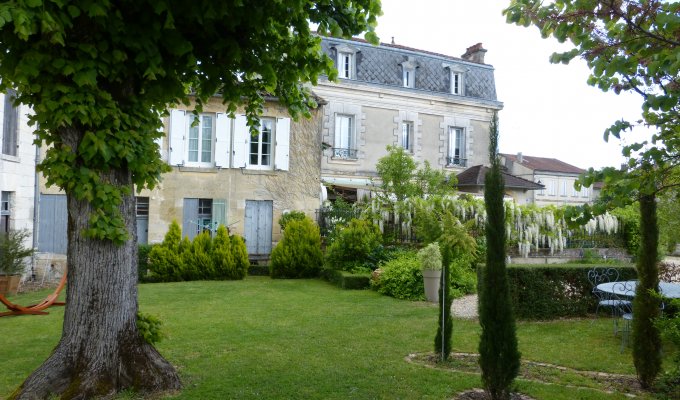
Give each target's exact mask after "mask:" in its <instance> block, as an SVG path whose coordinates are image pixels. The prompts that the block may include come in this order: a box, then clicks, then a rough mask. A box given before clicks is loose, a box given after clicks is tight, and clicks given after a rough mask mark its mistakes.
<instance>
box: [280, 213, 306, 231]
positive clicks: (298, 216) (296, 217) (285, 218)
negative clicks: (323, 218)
mask: <svg viewBox="0 0 680 400" xmlns="http://www.w3.org/2000/svg"><path fill="white" fill-rule="evenodd" d="M305 218H307V216H306V215H305V213H304V212H302V211H289V212H287V213H285V214H283V215H281V218H279V226H280V227H281V230H282V231H285V230H286V226H288V223H289V222H290V221H302V220H303V219H305Z"/></svg>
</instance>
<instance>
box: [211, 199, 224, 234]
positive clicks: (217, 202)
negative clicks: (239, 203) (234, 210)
mask: <svg viewBox="0 0 680 400" xmlns="http://www.w3.org/2000/svg"><path fill="white" fill-rule="evenodd" d="M220 225H224V226H225V227H226V226H227V201H226V200H224V199H213V203H212V226H213V227H215V231H217V228H218V227H219V226H220Z"/></svg>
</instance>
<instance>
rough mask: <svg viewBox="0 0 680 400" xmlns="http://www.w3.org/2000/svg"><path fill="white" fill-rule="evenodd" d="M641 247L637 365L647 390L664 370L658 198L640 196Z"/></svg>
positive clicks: (635, 327) (635, 345) (636, 309)
mask: <svg viewBox="0 0 680 400" xmlns="http://www.w3.org/2000/svg"><path fill="white" fill-rule="evenodd" d="M640 236H641V238H640V239H641V245H640V250H639V257H638V261H637V265H636V267H637V273H638V285H637V288H636V290H635V298H634V299H633V310H634V312H635V318H633V363H634V364H635V370H636V371H637V375H638V380H639V381H640V384H641V385H642V387H644V388H649V387H651V385H652V383H653V382H654V379H655V378H656V376H657V375H658V373H659V371H660V369H661V335H660V333H659V329H658V328H657V327H656V326H655V324H654V323H653V321H654V320H655V319H657V318H659V314H660V311H659V306H660V301H659V299H658V298H657V297H655V296H653V295H652V294H651V293H650V290H654V291H656V292H658V290H659V269H658V266H657V252H658V244H659V228H658V225H657V217H656V195H655V194H654V192H653V191H652V194H642V195H641V196H640Z"/></svg>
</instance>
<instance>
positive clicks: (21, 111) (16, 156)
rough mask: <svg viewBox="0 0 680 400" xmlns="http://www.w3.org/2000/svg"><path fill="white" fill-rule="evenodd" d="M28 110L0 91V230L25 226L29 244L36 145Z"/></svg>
mask: <svg viewBox="0 0 680 400" xmlns="http://www.w3.org/2000/svg"><path fill="white" fill-rule="evenodd" d="M28 112H29V109H28V107H26V106H18V107H13V105H12V103H11V102H10V101H9V96H7V95H5V94H0V121H2V124H1V125H0V144H2V146H1V147H0V149H1V150H0V192H2V193H1V196H2V197H1V200H2V202H1V204H2V205H1V206H0V213H1V218H2V219H1V220H0V221H1V222H0V225H1V226H0V232H5V231H6V230H7V229H12V230H21V229H25V230H27V231H29V232H30V234H31V236H30V237H29V238H28V239H27V243H26V246H28V247H32V246H33V218H34V200H35V177H36V173H35V159H36V147H35V145H34V144H33V138H34V136H33V129H31V127H29V126H28Z"/></svg>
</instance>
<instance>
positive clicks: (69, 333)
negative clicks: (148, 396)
mask: <svg viewBox="0 0 680 400" xmlns="http://www.w3.org/2000/svg"><path fill="white" fill-rule="evenodd" d="M78 136H79V137H82V136H80V135H78ZM65 142H66V141H65ZM67 144H68V143H67ZM72 148H76V147H72ZM100 177H101V178H102V180H104V181H108V182H111V183H114V184H116V185H118V186H127V187H130V188H132V179H131V176H130V173H129V172H128V171H120V170H114V171H110V172H107V173H100ZM130 193H131V194H130V195H126V196H124V197H123V201H122V204H121V205H120V211H121V213H122V215H123V217H124V220H125V225H126V227H127V229H128V232H130V237H129V239H128V240H127V241H126V242H125V243H124V244H123V245H120V246H119V245H116V244H114V243H112V242H110V241H103V240H97V239H91V238H88V237H85V236H84V235H83V232H84V230H85V229H86V228H88V223H89V219H90V216H91V211H92V209H91V206H90V204H89V203H88V202H87V201H86V200H78V199H76V197H75V196H73V195H72V194H71V193H68V192H67V203H68V253H67V261H68V286H67V290H66V307H65V312H64V325H63V330H62V337H61V340H60V341H59V344H58V345H57V347H56V348H55V349H54V351H53V352H52V354H51V355H50V357H49V358H48V359H47V360H46V361H45V362H44V363H43V364H42V365H41V366H40V367H38V369H36V370H35V371H34V372H33V373H32V374H31V375H30V376H29V377H28V378H27V379H26V380H25V381H24V383H23V384H22V385H21V386H20V387H19V388H18V389H17V391H16V392H15V393H14V394H13V395H12V397H11V398H12V399H47V398H51V396H54V395H58V396H59V398H60V399H91V398H93V397H104V398H106V397H110V396H112V395H114V394H115V393H117V392H120V391H121V390H124V389H133V390H135V391H137V392H140V393H159V392H168V391H175V390H178V389H180V388H181V383H180V380H179V376H178V375H177V373H176V371H175V369H174V367H173V366H172V365H171V364H170V363H169V362H168V361H166V360H165V359H164V358H163V357H162V356H161V355H160V354H159V353H158V351H156V349H155V348H154V347H153V346H152V345H150V344H148V343H146V342H145V341H144V339H142V337H141V336H140V334H139V332H138V330H137V323H136V321H137V241H136V223H135V198H134V195H133V194H132V193H134V192H133V191H132V190H131V191H130Z"/></svg>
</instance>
